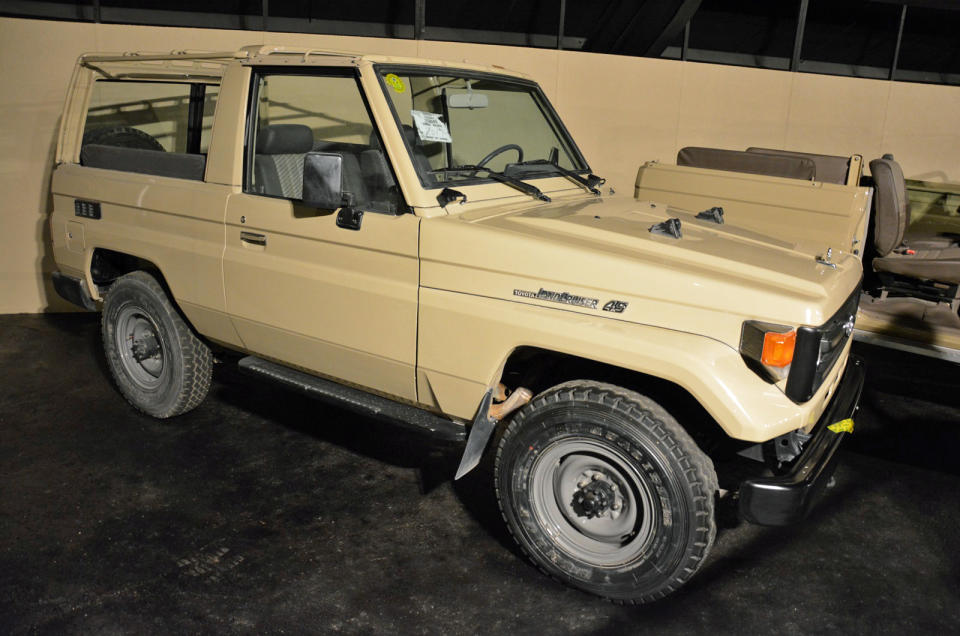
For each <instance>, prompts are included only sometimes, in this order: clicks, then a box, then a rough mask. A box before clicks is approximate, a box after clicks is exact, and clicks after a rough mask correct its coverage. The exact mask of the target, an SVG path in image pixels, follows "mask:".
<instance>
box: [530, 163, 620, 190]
mask: <svg viewBox="0 0 960 636" xmlns="http://www.w3.org/2000/svg"><path fill="white" fill-rule="evenodd" d="M514 165H517V166H547V167H549V168H551V169H552V170H553V171H554V172H556V173H558V174H561V175H563V176H565V177H566V178H568V179H570V180H571V181H573V182H574V183H576V184H577V185H580V186H583V187H584V188H586V189H587V191H589V192H590V193H591V194H596V195H599V194H600V190H599V189H598V188H597V186H602V185H603V184H604V183H606V182H607V180H606V179H604V178H603V177H598V176H597V175H595V174H588V175H587V176H586V177H583V176H581V175H580V173H578V172H574V171H573V170H568V169H567V168H564V167H563V166H561V165H560V164H558V163H557V162H556V161H551V160H549V159H531V160H530V161H523V162H521V163H518V164H514Z"/></svg>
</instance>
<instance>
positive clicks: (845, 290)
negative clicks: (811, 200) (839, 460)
mask: <svg viewBox="0 0 960 636" xmlns="http://www.w3.org/2000/svg"><path fill="white" fill-rule="evenodd" d="M669 218H678V219H679V220H680V224H681V234H682V237H681V238H674V237H672V236H663V235H658V234H655V233H651V232H650V228H651V226H653V225H655V224H658V223H661V222H663V221H665V220H667V219H669ZM826 247H827V246H823V245H811V244H803V243H793V242H790V241H789V237H771V236H765V235H762V234H758V233H756V232H752V231H750V230H747V229H743V228H738V227H737V226H736V225H735V224H733V223H730V221H729V219H728V220H727V222H726V223H724V224H722V225H719V224H716V223H713V222H711V221H708V220H704V219H699V218H697V217H696V215H695V214H694V213H691V212H687V211H684V210H678V209H676V208H672V207H668V206H666V205H663V204H659V203H655V202H650V201H636V200H634V199H632V198H628V197H605V198H599V197H598V198H579V197H578V198H576V199H572V200H565V201H564V200H559V201H554V202H552V203H548V204H542V203H541V204H536V203H534V204H522V205H519V206H516V207H513V208H503V207H500V208H485V209H478V210H473V211H468V212H463V213H460V214H455V215H450V216H446V217H438V218H434V219H427V220H425V221H424V223H423V224H422V227H421V258H422V263H423V265H422V272H421V279H422V284H423V285H425V286H429V287H435V288H439V289H450V290H451V291H458V292H464V293H474V294H480V295H484V296H491V297H503V298H509V299H511V300H520V299H522V302H534V303H537V304H542V305H544V306H552V307H554V308H557V307H560V306H561V305H559V304H558V302H564V304H567V305H569V306H568V307H566V308H567V309H573V310H576V311H581V312H585V313H597V314H600V315H606V316H609V317H615V318H617V319H621V320H628V321H631V322H638V323H643V324H650V325H657V326H663V327H668V328H672V329H680V330H683V331H688V332H691V333H698V334H702V335H708V336H711V337H715V338H718V339H722V340H723V341H725V342H728V343H732V344H733V345H734V346H735V343H737V342H739V333H740V325H741V324H742V321H743V320H744V319H755V320H764V321H767V322H775V323H780V324H787V325H802V324H806V325H819V324H821V323H823V322H824V321H825V320H826V319H827V318H828V317H829V316H830V315H831V314H832V313H833V312H834V311H836V309H837V308H839V307H840V305H841V304H842V303H843V301H844V300H846V298H847V297H848V296H849V295H850V293H851V292H852V291H853V289H854V288H855V287H856V285H857V284H858V282H859V281H860V278H861V274H862V269H861V264H860V261H859V260H858V259H857V258H856V257H855V256H853V255H850V254H847V253H843V252H839V251H834V253H833V254H832V262H833V264H834V265H836V267H835V268H834V267H830V266H827V265H823V264H819V263H818V262H817V256H818V255H822V254H825V252H826ZM541 290H542V291H543V292H546V293H541ZM531 293H532V294H531ZM552 294H558V295H562V294H568V295H569V296H571V297H579V298H581V299H586V301H585V302H583V303H581V304H580V305H576V304H572V303H571V302H569V300H568V301H558V300H556V299H557V298H561V297H562V296H553V295H552ZM551 299H554V300H551ZM594 300H595V301H597V302H596V303H593V302H592V301H594ZM611 301H614V302H615V303H621V305H617V304H614V305H611V307H613V308H616V307H618V306H623V307H624V309H623V311H622V312H618V311H614V310H613V309H608V310H606V311H605V310H604V307H605V306H607V304H608V303H610V302H611ZM594 305H595V306H594Z"/></svg>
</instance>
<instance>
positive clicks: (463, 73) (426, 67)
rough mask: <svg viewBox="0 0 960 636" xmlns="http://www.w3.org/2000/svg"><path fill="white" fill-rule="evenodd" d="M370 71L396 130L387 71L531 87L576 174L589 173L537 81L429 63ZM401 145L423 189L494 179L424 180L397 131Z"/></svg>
mask: <svg viewBox="0 0 960 636" xmlns="http://www.w3.org/2000/svg"><path fill="white" fill-rule="evenodd" d="M373 71H374V74H375V76H376V79H377V84H379V86H380V91H381V94H382V97H383V99H384V101H385V102H386V103H387V106H388V107H389V108H390V112H391V113H392V114H393V125H394V126H395V127H396V129H397V130H398V131H399V130H400V129H401V126H402V124H401V121H400V114H399V113H398V112H397V109H396V105H395V104H394V102H393V100H392V99H390V94H389V93H388V92H387V85H386V81H385V80H384V76H385V75H387V74H388V73H397V74H400V73H414V74H417V75H446V76H456V77H464V78H468V79H476V80H496V81H500V82H504V83H507V84H514V85H516V86H521V87H523V88H524V89H528V90H530V91H531V93H532V94H533V97H534V102H535V103H536V105H537V107H538V108H539V109H540V111H541V112H542V114H543V116H544V119H545V120H546V123H547V125H550V126H552V127H553V128H554V130H555V132H556V133H557V134H558V135H560V136H561V137H563V138H564V139H562V140H561V141H566V142H567V143H568V144H569V146H570V151H571V153H572V154H573V158H574V159H575V160H576V161H579V162H580V164H581V165H582V166H583V168H582V169H579V170H573V172H576V173H577V174H590V172H591V169H590V164H589V163H587V160H586V158H585V157H584V156H583V153H582V152H581V151H580V147H579V146H578V145H577V142H576V140H575V139H574V138H573V135H571V134H570V131H569V130H567V127H566V125H565V124H564V123H563V120H562V119H561V118H560V116H559V115H558V114H557V111H556V110H555V109H554V107H553V104H551V103H550V100H549V99H547V96H546V94H545V93H544V92H543V89H542V88H541V87H540V85H539V84H538V83H537V82H535V81H533V80H528V79H524V78H522V77H516V76H514V75H504V74H501V73H492V72H487V71H475V70H468V69H464V68H458V67H455V66H433V65H430V64H390V63H386V64H374V65H373ZM400 137H401V139H402V141H403V146H404V148H405V149H406V151H407V159H408V160H409V161H410V163H411V166H412V167H413V172H414V173H415V174H416V175H417V180H418V181H419V182H420V185H421V187H423V189H424V190H441V189H443V188H459V187H463V186H471V185H481V184H489V183H498V181H496V180H495V179H492V178H490V177H477V176H475V177H473V178H470V179H463V180H461V181H456V182H444V183H427V182H425V181H424V175H422V174H421V173H420V171H419V170H417V166H416V162H415V161H414V159H413V149H412V148H411V147H410V144H409V143H408V142H407V140H406V138H405V136H404V135H400ZM558 176H561V175H559V174H558V173H556V172H547V171H545V172H543V174H531V175H524V177H523V180H524V181H533V180H535V179H555V178H557V177H558Z"/></svg>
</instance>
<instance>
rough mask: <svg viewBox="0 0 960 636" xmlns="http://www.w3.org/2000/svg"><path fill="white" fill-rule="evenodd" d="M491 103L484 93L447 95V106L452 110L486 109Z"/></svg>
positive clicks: (468, 92) (469, 92)
mask: <svg viewBox="0 0 960 636" xmlns="http://www.w3.org/2000/svg"><path fill="white" fill-rule="evenodd" d="M489 103H490V100H488V99H487V96H486V95H484V94H483V93H474V92H473V91H467V92H466V93H453V92H451V93H448V94H447V106H449V107H450V108H470V109H473V108H486V107H487V106H488V105H489Z"/></svg>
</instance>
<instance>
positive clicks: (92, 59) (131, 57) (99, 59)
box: [80, 51, 246, 64]
mask: <svg viewBox="0 0 960 636" xmlns="http://www.w3.org/2000/svg"><path fill="white" fill-rule="evenodd" d="M238 57H241V58H242V57H246V55H244V54H243V53H238V52H237V51H221V52H216V53H215V52H212V51H170V52H169V53H146V54H144V53H138V52H136V51H127V52H124V53H121V54H120V55H95V54H94V55H91V54H89V53H88V54H85V55H81V56H80V62H81V64H87V63H92V64H97V63H103V62H155V61H162V60H229V59H235V58H238Z"/></svg>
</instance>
